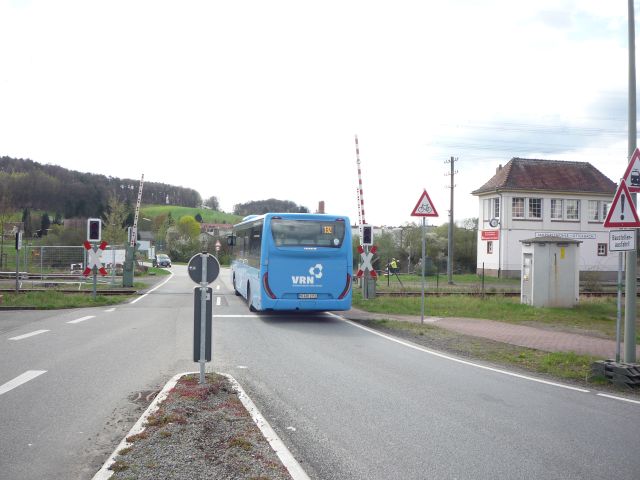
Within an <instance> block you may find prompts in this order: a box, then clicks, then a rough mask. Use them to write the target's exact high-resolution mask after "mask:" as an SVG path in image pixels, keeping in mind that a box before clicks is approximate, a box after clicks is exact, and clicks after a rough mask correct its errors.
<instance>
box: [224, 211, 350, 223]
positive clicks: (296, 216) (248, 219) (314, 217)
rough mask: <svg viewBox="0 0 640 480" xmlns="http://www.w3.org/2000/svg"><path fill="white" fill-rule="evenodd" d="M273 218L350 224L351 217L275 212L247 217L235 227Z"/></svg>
mask: <svg viewBox="0 0 640 480" xmlns="http://www.w3.org/2000/svg"><path fill="white" fill-rule="evenodd" d="M273 217H280V218H287V219H291V220H317V219H321V218H324V219H326V220H331V221H335V220H338V219H342V220H344V221H345V223H346V224H349V217H347V216H346V215H331V214H328V213H273V212H270V213H265V214H263V215H247V216H246V217H244V218H243V219H242V221H241V222H239V223H237V224H235V225H234V227H235V226H238V225H242V224H243V223H247V222H253V221H256V220H260V219H267V218H273Z"/></svg>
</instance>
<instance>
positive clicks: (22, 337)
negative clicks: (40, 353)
mask: <svg viewBox="0 0 640 480" xmlns="http://www.w3.org/2000/svg"><path fill="white" fill-rule="evenodd" d="M50 331H51V330H36V331H35V332H31V333H25V334H24V335H18V336H17V337H11V338H10V339H9V340H24V339H25V338H29V337H33V336H35V335H40V334H41V333H46V332H50Z"/></svg>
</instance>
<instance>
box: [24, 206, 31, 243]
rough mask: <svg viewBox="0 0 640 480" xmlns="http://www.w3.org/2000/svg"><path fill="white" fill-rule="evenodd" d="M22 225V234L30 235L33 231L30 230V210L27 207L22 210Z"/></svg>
mask: <svg viewBox="0 0 640 480" xmlns="http://www.w3.org/2000/svg"><path fill="white" fill-rule="evenodd" d="M22 225H23V226H24V234H25V235H26V236H27V237H31V235H32V234H33V231H32V230H31V210H29V208H25V209H24V210H23V211H22Z"/></svg>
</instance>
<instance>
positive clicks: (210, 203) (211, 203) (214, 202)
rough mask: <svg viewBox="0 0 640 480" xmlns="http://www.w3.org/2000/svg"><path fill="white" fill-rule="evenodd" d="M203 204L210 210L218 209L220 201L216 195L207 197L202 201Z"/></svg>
mask: <svg viewBox="0 0 640 480" xmlns="http://www.w3.org/2000/svg"><path fill="white" fill-rule="evenodd" d="M204 206H205V207H209V208H210V209H211V210H216V211H218V210H220V203H219V202H218V197H209V198H207V199H206V200H205V201H204Z"/></svg>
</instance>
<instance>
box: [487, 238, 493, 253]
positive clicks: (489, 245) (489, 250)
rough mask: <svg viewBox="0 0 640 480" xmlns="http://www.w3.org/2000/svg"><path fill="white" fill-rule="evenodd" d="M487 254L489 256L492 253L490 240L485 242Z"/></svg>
mask: <svg viewBox="0 0 640 480" xmlns="http://www.w3.org/2000/svg"><path fill="white" fill-rule="evenodd" d="M487 253H488V254H489V255H491V254H492V253H493V242H492V241H491V240H489V241H488V242H487Z"/></svg>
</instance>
